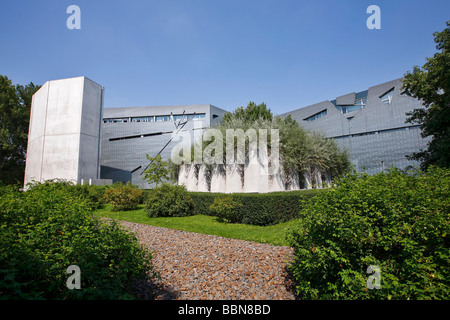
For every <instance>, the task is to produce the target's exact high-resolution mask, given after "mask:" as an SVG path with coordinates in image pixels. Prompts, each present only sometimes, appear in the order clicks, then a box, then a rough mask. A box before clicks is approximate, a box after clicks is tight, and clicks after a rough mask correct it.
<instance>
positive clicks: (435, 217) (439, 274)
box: [289, 168, 450, 299]
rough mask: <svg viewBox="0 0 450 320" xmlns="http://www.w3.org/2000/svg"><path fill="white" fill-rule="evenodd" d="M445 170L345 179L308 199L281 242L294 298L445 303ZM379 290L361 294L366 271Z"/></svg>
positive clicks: (448, 281) (448, 177) (449, 218)
mask: <svg viewBox="0 0 450 320" xmlns="http://www.w3.org/2000/svg"><path fill="white" fill-rule="evenodd" d="M449 188H450V170H448V169H436V168H432V169H430V170H429V171H428V172H425V173H417V172H416V173H412V172H409V173H403V172H400V171H398V170H394V169H393V170H391V171H389V172H388V173H380V174H377V175H374V176H368V175H366V174H361V175H357V174H351V175H349V176H347V177H345V178H343V179H341V180H340V181H338V182H337V187H336V188H333V189H330V190H327V191H324V192H323V193H321V194H320V195H319V196H317V197H314V198H313V199H311V200H310V201H309V202H308V203H307V204H305V206H304V207H303V209H302V211H301V212H300V220H299V224H298V228H297V229H296V230H295V231H293V232H292V233H291V235H290V237H289V240H290V243H291V245H292V246H293V247H294V249H295V259H294V261H293V263H292V264H291V265H290V270H291V271H292V274H293V275H294V277H295V278H296V280H297V293H298V294H299V296H300V298H301V299H448V298H449V297H450V295H449V293H450V268H449V265H450V241H449V233H450V228H449V224H450V197H449ZM370 265H376V266H378V267H379V268H380V280H381V281H380V285H381V289H379V290H377V289H372V290H371V289H368V285H367V280H368V277H369V274H367V268H368V267H369V266H370Z"/></svg>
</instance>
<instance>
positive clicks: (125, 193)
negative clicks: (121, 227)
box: [104, 184, 142, 211]
mask: <svg viewBox="0 0 450 320" xmlns="http://www.w3.org/2000/svg"><path fill="white" fill-rule="evenodd" d="M104 199H105V201H106V202H108V203H109V204H111V206H112V209H113V211H124V210H134V209H136V208H137V206H138V204H139V203H141V202H142V191H141V190H139V189H138V188H137V187H136V186H133V185H130V184H127V185H123V184H120V185H118V186H116V187H114V188H108V189H106V191H105V195H104Z"/></svg>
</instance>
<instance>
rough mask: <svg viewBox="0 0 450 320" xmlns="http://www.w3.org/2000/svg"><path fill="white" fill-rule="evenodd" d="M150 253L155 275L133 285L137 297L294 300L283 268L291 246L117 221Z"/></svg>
mask: <svg viewBox="0 0 450 320" xmlns="http://www.w3.org/2000/svg"><path fill="white" fill-rule="evenodd" d="M121 223H122V225H123V226H125V227H126V228H127V229H129V230H130V231H132V232H134V233H135V234H136V236H137V237H138V238H139V240H140V241H141V242H142V243H143V244H145V245H146V246H148V248H149V249H150V250H152V251H154V255H153V264H154V266H155V269H156V271H158V272H159V274H160V279H157V280H152V281H151V282H147V283H145V284H143V283H141V284H139V285H137V286H136V288H137V289H136V291H137V293H138V294H139V295H140V296H141V298H144V299H145V298H147V299H156V300H166V299H177V300H199V299H202V300H203V299H207V300H220V299H225V300H237V299H239V300H241V299H246V300H247V299H248V300H254V299H258V300H278V299H282V300H294V299H295V298H296V297H295V295H294V293H293V290H292V288H293V281H292V278H291V277H290V276H289V274H288V272H287V271H286V266H287V264H288V263H289V261H290V260H291V259H292V255H293V250H292V248H290V247H285V246H273V245H269V244H262V243H257V242H252V241H244V240H236V239H229V238H223V237H219V236H212V235H205V234H200V233H194V232H187V231H180V230H173V229H168V228H161V227H154V226H149V225H144V224H138V223H132V222H125V221H121Z"/></svg>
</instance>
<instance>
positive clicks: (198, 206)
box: [189, 189, 322, 226]
mask: <svg viewBox="0 0 450 320" xmlns="http://www.w3.org/2000/svg"><path fill="white" fill-rule="evenodd" d="M321 191H322V190H318V189H313V190H298V191H287V192H272V193H261V194H258V193H233V194H232V198H233V200H234V201H236V202H238V203H240V204H241V205H242V206H237V207H235V208H234V211H235V212H234V213H233V215H234V216H235V219H234V220H235V222H238V223H244V224H252V225H258V226H266V225H273V224H277V223H282V222H286V221H289V220H292V219H295V218H296V217H297V216H298V206H299V203H300V201H301V200H302V199H308V198H310V197H313V196H314V195H316V194H317V193H319V192H321ZM189 194H190V195H191V197H192V199H193V200H194V212H195V214H205V215H213V216H214V215H216V213H217V211H215V212H213V211H212V210H211V205H212V204H213V203H214V200H215V199H216V198H217V197H222V196H223V194H220V193H208V192H190V193H189Z"/></svg>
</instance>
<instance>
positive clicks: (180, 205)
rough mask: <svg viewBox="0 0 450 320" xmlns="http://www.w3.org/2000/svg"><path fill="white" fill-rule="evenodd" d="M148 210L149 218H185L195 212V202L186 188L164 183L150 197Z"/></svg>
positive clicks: (147, 205)
mask: <svg viewBox="0 0 450 320" xmlns="http://www.w3.org/2000/svg"><path fill="white" fill-rule="evenodd" d="M146 210H147V214H148V216H149V217H184V216H190V215H192V214H193V212H194V202H193V201H192V198H191V197H190V196H189V193H188V192H187V191H186V188H185V187H184V186H178V185H170V184H167V183H164V184H163V185H161V186H160V187H157V188H155V189H154V191H153V192H152V193H151V194H150V195H149V197H148V200H147V204H146Z"/></svg>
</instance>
